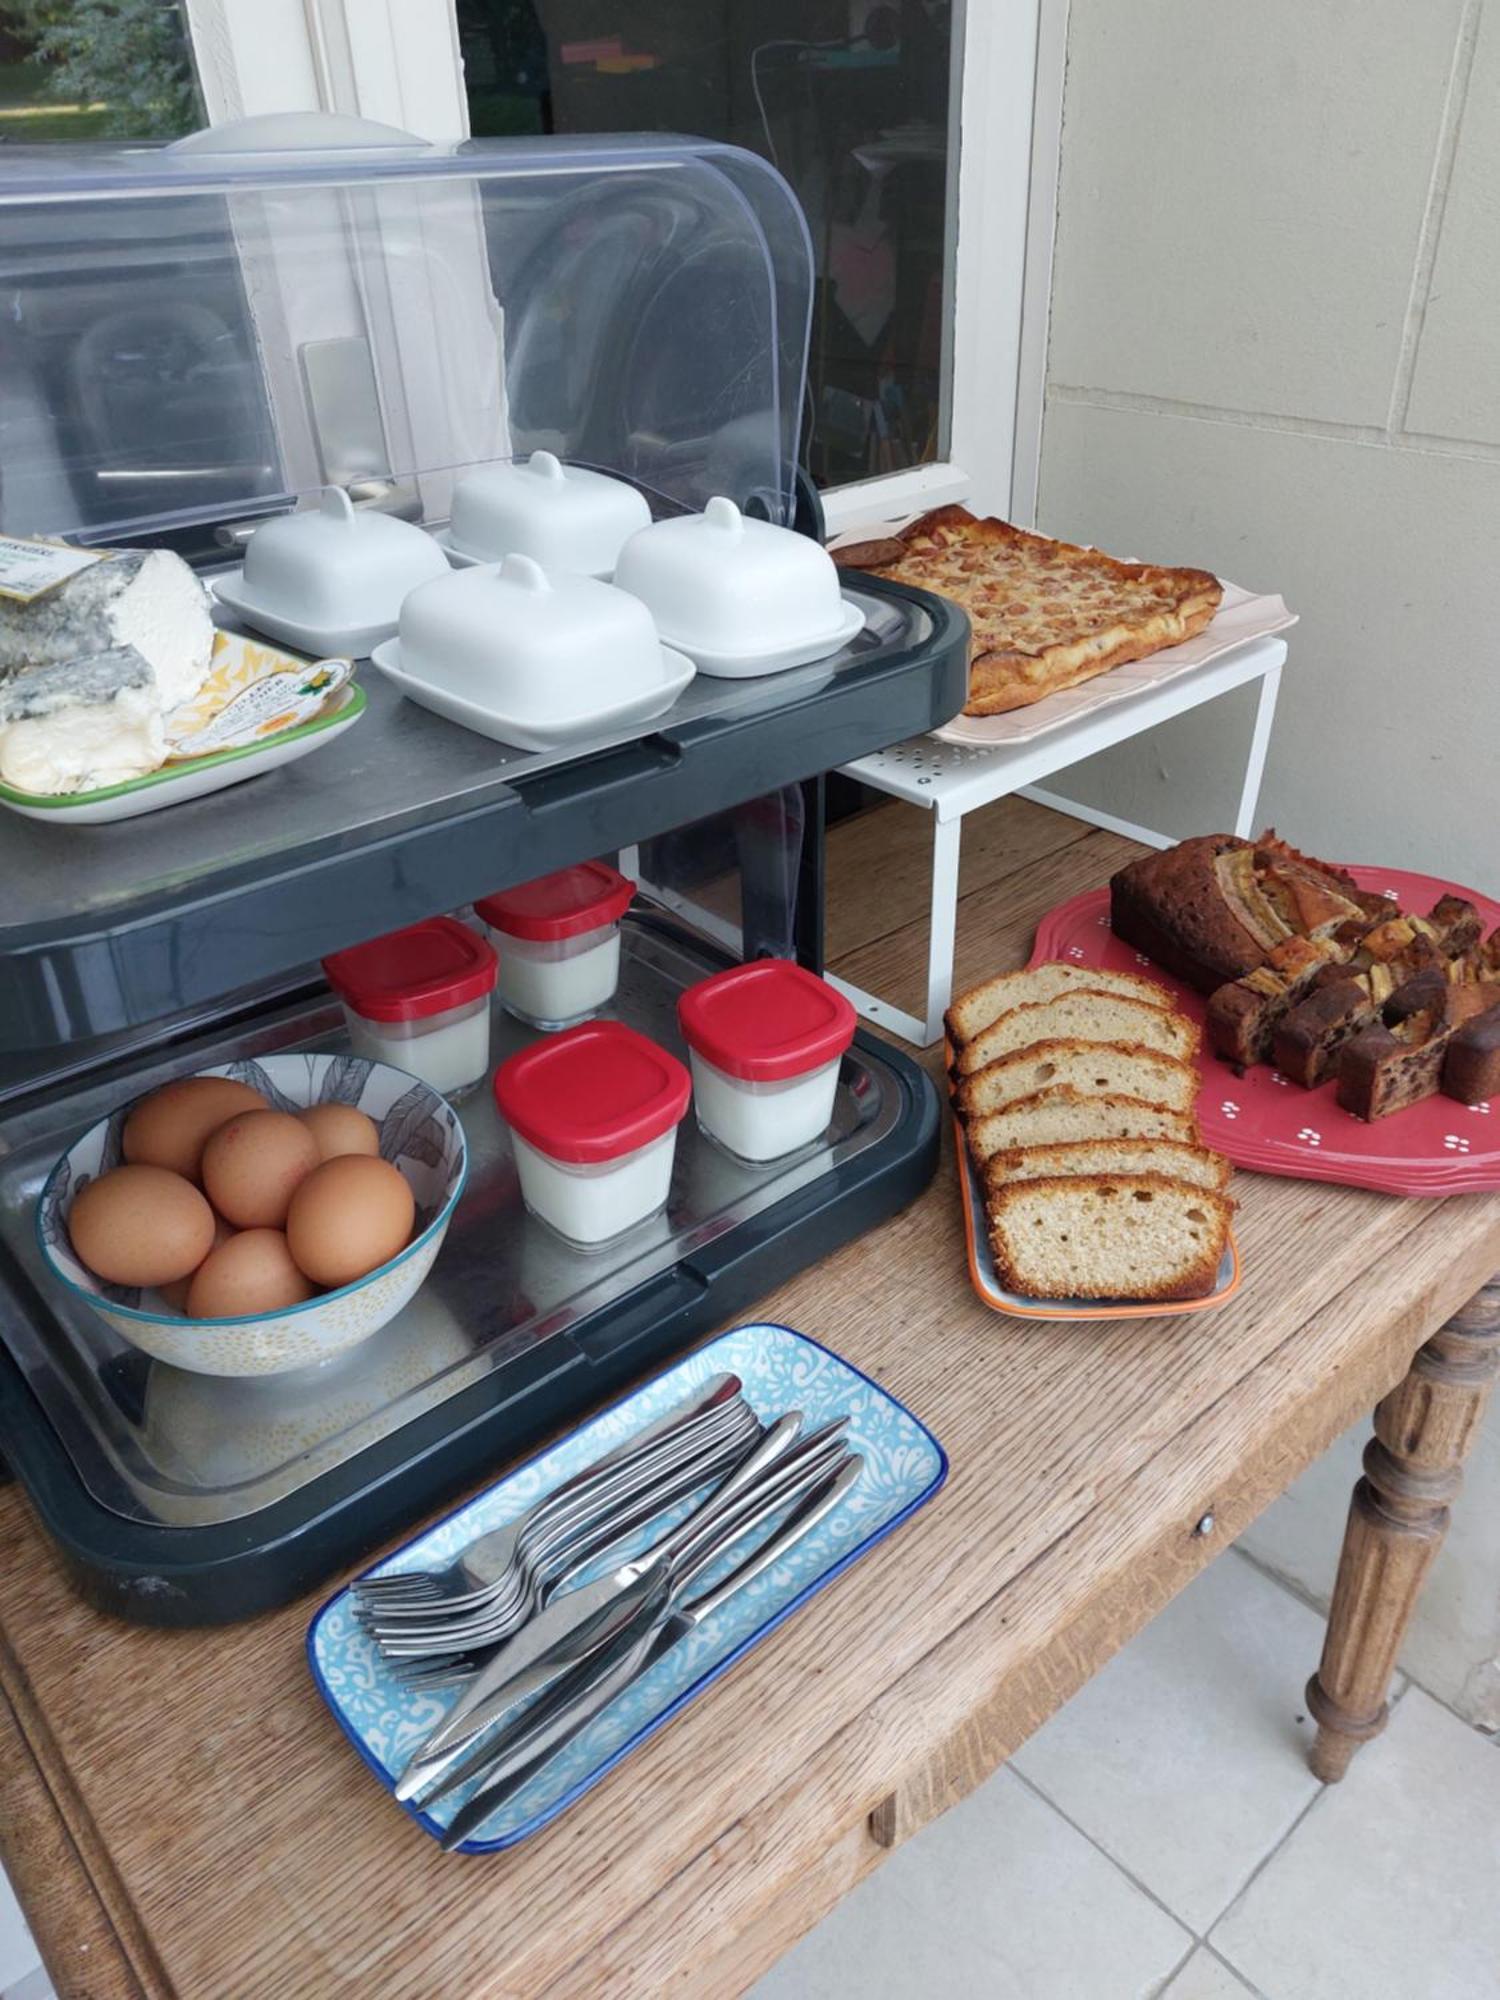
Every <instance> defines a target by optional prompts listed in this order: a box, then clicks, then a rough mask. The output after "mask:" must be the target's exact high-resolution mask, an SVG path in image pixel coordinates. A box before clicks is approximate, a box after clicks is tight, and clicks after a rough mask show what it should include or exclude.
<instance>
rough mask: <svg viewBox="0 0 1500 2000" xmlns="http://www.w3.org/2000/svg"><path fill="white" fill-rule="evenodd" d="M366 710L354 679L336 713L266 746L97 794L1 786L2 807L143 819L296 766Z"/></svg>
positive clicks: (73, 817)
mask: <svg viewBox="0 0 1500 2000" xmlns="http://www.w3.org/2000/svg"><path fill="white" fill-rule="evenodd" d="M364 712H365V691H364V689H363V688H362V687H360V686H359V685H358V683H357V682H354V681H351V682H350V683H349V685H348V686H347V687H346V688H345V689H344V691H343V696H342V700H341V701H340V704H339V706H338V707H337V708H336V709H335V710H334V712H333V713H332V715H319V716H315V717H314V719H313V720H312V721H311V722H304V723H300V724H299V725H298V726H297V727H296V728H295V729H289V730H287V732H286V734H285V735H284V736H278V737H275V738H274V739H273V740H272V741H271V742H269V743H266V744H264V745H257V744H251V745H246V746H245V747H244V748H243V749H238V750H217V751H214V752H212V753H211V754H210V755H209V756H207V757H200V758H196V759H194V760H193V761H192V762H190V763H185V764H184V765H183V766H182V768H181V769H180V770H173V768H172V766H171V765H169V764H168V765H163V767H162V768H161V770H159V771H148V772H147V774H146V776H145V777H143V778H129V779H126V780H125V781H124V782H123V783H122V784H118V785H105V786H103V787H101V788H100V790H98V791H95V792H75V793H72V794H71V795H70V794H68V793H65V792H63V793H59V794H58V795H57V796H56V797H55V798H48V799H42V798H39V797H37V796H36V795H35V794H33V793H30V792H17V791H13V790H11V788H10V787H9V786H8V785H0V805H3V806H6V807H8V808H9V810H10V811H11V812H14V813H20V815H21V817H22V818H23V819H40V820H50V821H52V822H53V823H54V824H55V823H56V822H58V821H63V822H65V823H66V824H67V825H69V826H109V825H111V824H112V823H113V822H114V821H116V820H122V819H139V818H140V817H141V815H142V814H143V813H151V812H157V811H159V810H160V809H161V807H162V806H175V805H180V804H181V803H182V802H183V800H184V799H201V798H203V797H204V796H205V794H206V793H208V792H220V791H223V790H224V788H225V787H226V786H228V785H238V784H240V783H241V782H242V781H243V780H244V779H246V778H258V777H259V776H260V774H261V772H262V771H274V770H276V769H277V767H278V766H279V765H282V764H295V763H296V761H297V759H298V758H299V757H305V756H307V754H308V752H309V751H312V750H317V749H320V748H321V747H322V746H323V744H325V743H331V742H332V741H333V739H334V738H335V737H336V736H342V735H343V733H344V731H345V730H346V729H352V728H353V727H354V724H355V723H356V722H358V720H359V718H360V717H361V716H362V715H363V714H364Z"/></svg>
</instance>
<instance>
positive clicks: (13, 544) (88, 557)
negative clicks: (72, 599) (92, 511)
mask: <svg viewBox="0 0 1500 2000" xmlns="http://www.w3.org/2000/svg"><path fill="white" fill-rule="evenodd" d="M114 553H115V551H114V550H113V549H74V548H69V546H68V544H67V543H66V542H48V541H41V540H37V539H34V538H33V537H31V536H27V535H0V597H7V598H9V599H10V601H11V602H12V603H13V604H30V603H31V602H32V601H33V600H34V599H36V598H38V597H45V596H46V594H47V592H48V591H49V590H56V588H57V586H58V585H59V584H60V583H66V582H67V580H68V578H69V577H70V576H77V574H78V572H79V571H80V570H81V569H88V568H90V567H91V565H92V564H94V563H96V562H103V561H104V560H105V558H106V557H107V556H112V555H113V554H114Z"/></svg>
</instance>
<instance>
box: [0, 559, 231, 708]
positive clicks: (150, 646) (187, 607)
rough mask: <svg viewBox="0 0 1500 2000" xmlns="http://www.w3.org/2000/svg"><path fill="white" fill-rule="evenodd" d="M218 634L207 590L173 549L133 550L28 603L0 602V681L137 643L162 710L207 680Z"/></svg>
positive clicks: (194, 692)
mask: <svg viewBox="0 0 1500 2000" xmlns="http://www.w3.org/2000/svg"><path fill="white" fill-rule="evenodd" d="M213 639H214V632H213V620H212V618H211V617H210V615H209V608H208V595H207V592H206V591H205V590H204V588H203V586H202V584H201V583H199V581H198V579H197V577H195V576H194V575H193V572H192V571H191V570H190V569H189V568H188V566H187V564H186V563H185V562H184V561H183V560H182V557H181V556H179V555H174V554H173V552H172V551H171V550H170V549H127V550H124V551H123V552H122V553H121V554H119V555H116V556H110V557H109V558H108V559H107V560H106V561H104V562H97V563H92V564H90V566H89V567H88V568H87V569H85V570H80V571H79V572H78V574H77V575H76V576H73V577H70V578H69V579H68V581H67V582H66V583H62V584H59V585H58V587H57V588H56V589H55V590H49V591H48V592H47V593H46V595H45V596H43V597H38V598H34V599H33V600H32V601H31V602H30V603H29V604H15V603H9V602H7V601H5V600H0V678H7V677H9V676H10V675H12V674H15V673H19V672H22V671H24V670H25V669H27V668H30V667H44V666H57V665H61V664H62V663H64V662H65V661H70V660H76V659H80V658H82V657H84V656H85V655H88V654H94V653H103V652H107V651H109V650H110V649H111V648H114V647H119V646H134V648H135V649H136V651H137V652H138V653H139V654H140V655H141V658H142V659H143V660H144V661H145V662H146V664H147V665H148V666H149V667H150V669H151V671H152V673H153V674H154V676H155V678H156V686H157V693H158V700H159V705H160V707H161V709H162V710H163V711H164V712H167V711H170V710H171V709H174V708H176V707H177V706H178V704H179V703H180V702H184V701H187V700H189V699H190V698H191V697H192V696H193V695H195V694H196V693H197V692H198V690H199V688H200V687H201V686H202V685H203V682H204V679H205V677H206V676H207V673H208V664H209V656H210V654H211V653H212V651H213Z"/></svg>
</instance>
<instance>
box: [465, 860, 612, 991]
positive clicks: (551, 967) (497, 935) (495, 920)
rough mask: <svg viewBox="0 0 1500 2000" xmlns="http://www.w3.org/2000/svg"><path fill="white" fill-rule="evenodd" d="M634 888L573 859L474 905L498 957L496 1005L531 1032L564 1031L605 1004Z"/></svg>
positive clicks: (596, 864)
mask: <svg viewBox="0 0 1500 2000" xmlns="http://www.w3.org/2000/svg"><path fill="white" fill-rule="evenodd" d="M634 894H635V884H634V883H633V882H632V881H630V880H629V879H628V878H627V877H626V876H624V875H622V874H621V873H620V871H619V869H618V868H611V867H610V865H609V863H608V862H607V861H581V862H579V863H578V865H577V866H576V867H573V868H559V869H558V871H557V873H556V874H555V875H542V876H539V877H538V878H537V880H536V881H534V882H522V883H520V884H519V885H518V886H517V887H516V888H514V889H502V890H501V891H500V893H499V894H498V895H495V896H486V897H484V898H483V900H482V901H480V902H478V903H476V904H475V905H474V914H475V916H477V917H478V918H479V920H480V922H481V923H482V924H483V925H484V926H485V928H486V930H487V931H488V932H489V935H490V941H491V942H492V943H493V945H494V947H495V950H496V951H497V952H498V954H499V957H500V1004H501V1006H502V1007H503V1008H504V1009H505V1011H506V1013H507V1014H514V1015H515V1017H516V1019H517V1020H518V1021H525V1022H526V1023H527V1025H528V1026H530V1027H533V1028H547V1029H551V1028H566V1027H570V1026H571V1025H572V1024H573V1023H574V1022H575V1021H583V1020H587V1018H588V1016H589V1015H590V1014H597V1013H598V1011H599V1009H600V1008H601V1007H605V1006H608V1004H609V1002H610V1001H611V1000H612V999H613V998H614V993H615V988H616V986H617V985H618V984H619V980H620V919H621V917H622V916H624V914H625V912H626V910H627V909H629V907H630V899H631V897H632V896H634Z"/></svg>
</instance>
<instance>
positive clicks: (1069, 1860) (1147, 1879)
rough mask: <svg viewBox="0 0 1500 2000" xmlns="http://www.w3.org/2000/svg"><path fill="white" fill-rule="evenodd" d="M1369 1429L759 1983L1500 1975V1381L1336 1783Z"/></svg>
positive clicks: (16, 1929) (1274, 1989) (1469, 1992)
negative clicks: (1340, 1624)
mask: <svg viewBox="0 0 1500 2000" xmlns="http://www.w3.org/2000/svg"><path fill="white" fill-rule="evenodd" d="M1365 1434H1366V1433H1365V1430H1364V1427H1363V1426H1361V1427H1360V1428H1359V1430H1358V1432H1357V1433H1351V1436H1350V1438H1349V1439H1346V1440H1344V1441H1343V1442H1342V1443H1341V1444H1340V1445H1339V1446H1337V1447H1335V1449H1334V1451H1333V1452H1331V1453H1330V1454H1329V1455H1328V1457H1327V1458H1326V1459H1325V1460H1324V1461H1322V1463H1321V1464H1320V1465H1317V1466H1314V1467H1313V1469H1312V1470H1311V1471H1310V1472H1309V1473H1308V1474H1307V1475H1306V1476H1305V1478H1304V1479H1303V1480H1302V1481H1300V1482H1299V1483H1298V1485H1297V1486H1296V1487H1294V1488H1293V1489H1292V1491H1291V1492H1290V1493H1289V1494H1288V1495H1287V1496H1286V1497H1285V1498H1284V1499H1282V1500H1281V1501H1279V1502H1278V1503H1277V1505H1276V1506H1275V1507H1273V1508H1272V1509H1271V1510H1270V1511H1269V1512H1268V1513H1267V1514H1266V1515H1265V1516H1264V1518H1263V1519H1262V1521H1260V1522H1259V1523H1257V1524H1256V1527H1255V1528H1254V1529H1253V1530H1252V1531H1251V1533H1250V1535H1248V1536H1247V1537H1246V1538H1245V1544H1244V1548H1245V1549H1246V1550H1248V1551H1250V1552H1251V1553H1245V1552H1242V1551H1240V1550H1236V1551H1231V1552H1230V1553H1228V1554H1226V1555H1225V1556H1223V1557H1221V1558H1220V1560H1219V1561H1218V1562H1217V1563H1215V1564H1214V1565H1213V1567H1212V1568H1210V1569H1209V1570H1207V1571H1205V1572H1204V1574H1203V1575H1202V1576H1201V1577H1199V1578H1198V1580H1197V1581H1196V1582H1195V1583H1194V1584H1193V1585H1192V1586H1191V1587H1190V1588H1189V1589H1188V1590H1186V1591H1184V1593H1183V1594H1182V1596H1181V1597H1179V1598H1178V1599H1177V1600H1176V1601H1175V1602H1174V1603H1173V1604H1171V1605H1169V1606H1168V1608H1167V1610H1166V1611H1165V1612H1163V1614H1162V1615H1161V1617H1159V1618H1158V1619H1157V1620H1156V1621H1155V1622H1154V1623H1153V1624H1152V1625H1150V1626H1148V1627H1147V1628H1146V1630H1145V1631H1144V1632H1142V1633H1141V1634H1140V1635H1139V1636H1138V1637H1137V1638H1136V1639H1135V1640H1134V1641H1133V1642H1132V1644H1131V1645H1130V1646H1128V1647H1127V1648H1126V1649H1125V1651H1124V1652H1123V1653H1121V1654H1120V1655H1119V1656H1118V1657H1117V1658H1116V1659H1115V1660H1113V1661H1112V1662H1111V1663H1110V1664H1109V1666H1107V1667H1106V1668H1105V1669H1104V1671H1103V1672H1102V1673H1101V1674H1099V1675H1098V1677H1097V1678H1096V1679H1095V1680H1094V1681H1093V1682H1092V1683H1091V1684H1090V1685H1089V1686H1088V1687H1087V1688H1085V1689H1084V1690H1083V1691H1082V1692H1081V1693H1080V1694H1079V1695H1078V1696H1077V1697H1076V1698H1075V1699H1074V1700H1073V1701H1072V1702H1070V1703H1069V1705H1068V1706H1067V1708H1065V1709H1064V1710H1063V1711H1062V1712H1061V1714H1059V1715H1057V1716H1055V1717H1054V1718H1053V1720H1052V1721H1051V1722H1050V1723H1049V1724H1048V1725H1047V1726H1046V1728H1045V1729H1043V1730H1041V1731H1039V1732H1038V1734H1037V1735H1036V1736H1035V1737H1033V1738H1032V1740H1031V1741H1030V1742H1029V1743H1027V1744H1025V1745H1024V1746H1023V1747H1022V1749H1021V1750H1020V1751H1019V1752H1018V1753H1017V1755H1016V1757H1015V1759H1014V1760H1013V1763H1012V1766H1011V1768H1009V1769H1008V1770H1005V1771H1002V1772H1000V1773H999V1774H998V1775H997V1776H996V1777H994V1778H992V1779H991V1780H990V1782H989V1783H988V1784H987V1785H984V1786H982V1787H981V1788H980V1789H979V1790H978V1791H977V1792H976V1793H974V1794H973V1796H972V1797H970V1798H968V1799H966V1800H965V1801H964V1802H963V1804H962V1805H960V1806H958V1807H956V1808H955V1809H954V1810H953V1811H952V1812H950V1813H948V1814H946V1815H945V1816H944V1817H943V1818H942V1819H940V1820H938V1821H937V1822H936V1823H935V1824H934V1825H932V1826H931V1827H929V1828H928V1829H927V1830H926V1831H925V1832H924V1833H923V1834H921V1835H920V1836H919V1837H918V1838H917V1839H916V1840H913V1841H911V1842H910V1843H909V1844H908V1845H907V1846H905V1847H903V1848H901V1849H900V1850H899V1851H898V1852H897V1853H896V1854H895V1855H893V1856H892V1857H891V1859H890V1860H889V1861H888V1862H887V1863H886V1864H885V1865H884V1866H883V1867H882V1868H880V1869H879V1870H877V1872H876V1873H875V1874H874V1875H872V1876H871V1877H870V1878H869V1879H868V1880H867V1881H866V1882H865V1883H863V1884H862V1885H861V1887H860V1888H859V1889H857V1890H856V1891H855V1893H854V1894H853V1895H852V1896H850V1897H848V1898H846V1900H845V1901H844V1903H843V1904H841V1905H840V1907H839V1908H838V1909H837V1910H836V1911H835V1912H834V1913H833V1915H832V1916H831V1917H829V1919H828V1920H827V1922H826V1923H824V1924H822V1925H821V1926H820V1927H819V1928H818V1929H817V1930H815V1931H814V1932H813V1933H812V1934H811V1935H810V1936H809V1937H807V1938H805V1939H804V1940H803V1941H802V1943H801V1944H800V1945H799V1946H798V1947H797V1948H796V1950H794V1951H793V1952H791V1953H790V1954H789V1955H788V1956H787V1957H786V1958H785V1959H783V1960H782V1962H781V1964H780V1965H779V1966H777V1967H776V1969H775V1970H774V1972H772V1973H771V1974H770V1975H769V1976H768V1977H767V1978H766V1979H765V1980H764V1981H762V1983H761V1984H760V1986H758V1987H757V1988H756V1990H755V2000H887V1996H889V2000H898V1996H899V2000H908V1996H909V1995H912V1994H921V1995H922V1996H923V2000H950V1996H951V2000H1134V1996H1143V2000H1144V1996H1160V2000H1500V1894H1497V1885H1500V1743H1497V1742H1496V1741H1495V1740H1494V1739H1493V1738H1492V1737H1490V1736H1488V1735H1486V1734H1484V1733H1482V1732H1481V1730H1479V1729H1477V1728H1475V1727H1473V1726H1472V1718H1474V1717H1479V1718H1480V1719H1482V1720H1485V1721H1491V1720H1493V1721H1495V1722H1500V1713H1497V1710H1496V1707H1495V1705H1494V1704H1495V1702H1496V1700H1497V1693H1500V1667H1497V1666H1496V1664H1495V1660H1494V1654H1495V1652H1496V1651H1497V1650H1500V1638H1497V1634H1500V1404H1497V1405H1496V1408H1495V1411H1494V1412H1493V1413H1492V1416H1491V1420H1490V1423H1489V1426H1488V1429H1487V1433H1486V1435H1485V1436H1484V1437H1483V1438H1481V1440H1480V1443H1479V1446H1478V1448H1477V1450H1476V1453H1475V1457H1474V1460H1473V1461H1472V1471H1471V1475H1470V1479H1469V1487H1468V1491H1467V1492H1466V1494H1465V1495H1464V1496H1463V1499H1462V1501H1461V1502H1460V1505H1459V1507H1458V1509H1457V1510H1456V1511H1455V1517H1454V1527H1453V1532H1452V1534H1451V1536H1450V1538H1449V1541H1448V1545H1447V1547H1446V1549H1445V1550H1444V1553H1443V1555H1442V1557H1441V1558H1440V1562H1439V1566H1438V1568H1437V1569H1435V1571H1434V1573H1433V1577H1432V1579H1431V1581H1430V1585H1429V1590H1428V1594H1427V1596H1426V1598H1425V1599H1424V1601H1423V1602H1422V1604H1421V1605H1419V1607H1418V1611H1417V1616H1416V1619H1415V1621H1414V1624H1413V1629H1412V1632H1411V1634H1410V1635H1409V1641H1408V1644H1407V1647H1406V1650H1405V1652H1404V1654H1403V1656H1402V1664H1403V1666H1404V1667H1405V1669H1406V1670H1407V1671H1408V1672H1409V1673H1410V1674H1411V1675H1412V1676H1413V1680H1414V1683H1416V1684H1413V1685H1411V1686H1406V1685H1405V1683H1404V1682H1401V1683H1398V1699H1397V1701H1396V1705H1395V1709H1394V1712H1393V1716H1392V1720H1391V1725H1390V1728H1389V1729H1388V1730H1387V1732H1386V1733H1385V1735H1384V1736H1383V1737H1381V1738H1380V1739H1379V1741H1378V1742H1376V1743H1375V1744H1373V1745H1371V1746H1370V1747H1369V1748H1368V1749H1366V1750H1364V1751H1363V1752H1361V1754H1360V1755H1359V1756H1358V1757H1357V1758H1356V1759H1355V1762H1354V1766H1353V1769H1352V1770H1351V1772H1350V1775H1349V1777H1348V1778H1347V1779H1346V1780H1345V1781H1344V1783H1343V1784H1342V1785H1338V1786H1333V1787H1331V1788H1330V1789H1328V1790H1326V1791H1325V1790H1322V1789H1321V1788H1320V1787H1318V1786H1317V1785H1316V1784H1315V1783H1314V1782H1313V1780H1312V1778H1311V1776H1310V1775H1309V1773H1308V1771H1307V1767H1306V1764H1305V1762H1304V1755H1305V1750H1306V1745H1307V1740H1308V1725H1307V1723H1306V1720H1305V1717H1304V1715H1303V1712H1302V1708H1301V1695H1302V1688H1303V1685H1304V1683H1305V1681H1306V1679H1307V1676H1308V1674H1309V1673H1310V1672H1311V1671H1312V1669H1313V1667H1314V1666H1315V1665H1316V1664H1317V1656H1318V1650H1319V1646H1320V1644H1321V1639H1322V1619H1321V1616H1320V1615H1319V1613H1318V1612H1316V1611H1314V1610H1312V1609H1310V1608H1309V1606H1308V1604H1307V1603H1306V1602H1305V1601H1304V1599H1305V1598H1306V1597H1313V1598H1317V1599H1321V1598H1322V1597H1324V1596H1325V1595H1326V1591H1327V1588H1328V1585H1329V1583H1330V1582H1331V1579H1332V1572H1333V1565H1334V1561H1335V1559H1336V1556H1337V1550H1338V1543H1339V1537H1340V1534H1341V1532H1342V1522H1343V1515H1344V1508H1345V1504H1346V1501H1347V1494H1348V1489H1349V1486H1350V1484H1351V1483H1352V1480H1353V1478H1354V1476H1355V1474H1356V1472H1357V1469H1358V1452H1359V1447H1360V1445H1361V1444H1362V1442H1363V1438H1364V1435H1365ZM1252 1556H1253V1559H1252ZM1265 1565H1270V1566H1272V1567H1274V1568H1275V1570H1276V1571H1277V1572H1278V1573H1279V1575H1281V1576H1285V1577H1288V1578H1290V1579H1292V1583H1293V1585H1294V1588H1289V1587H1288V1586H1287V1585H1286V1584H1285V1583H1282V1582H1280V1581H1277V1580H1276V1578H1275V1577H1273V1576H1272V1575H1270V1574H1268V1572H1267V1568H1266V1567H1265ZM1434 1696H1441V1697H1443V1700H1445V1701H1447V1702H1448V1703H1450V1704H1452V1705H1453V1706H1457V1707H1459V1708H1461V1709H1462V1711H1463V1715H1462V1716H1461V1715H1459V1714H1455V1713H1454V1712H1453V1706H1448V1707H1445V1706H1443V1705H1442V1702H1440V1701H1439V1700H1437V1699H1434ZM1486 1703H1489V1704H1490V1706H1488V1707H1487V1706H1486ZM1465 1718H1468V1719H1465ZM34 1964H35V1955H34V1953H33V1952H32V1950H31V1947H30V1941H29V1939H27V1938H26V1936H25V1933H24V1928H23V1927H22V1926H21V1924H20V1920H19V1914H18V1913H16V1912H15V1910H14V1904H13V1903H12V1902H10V1900H9V1899H8V1897H7V1896H6V1894H5V1888H4V1882H3V1878H0V2000H47V1989H46V1986H45V1982H44V1981H41V1978H40V1975H36V1976H35V1978H32V1977H29V1976H28V1969H29V1968H31V1967H33V1966H34Z"/></svg>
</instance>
